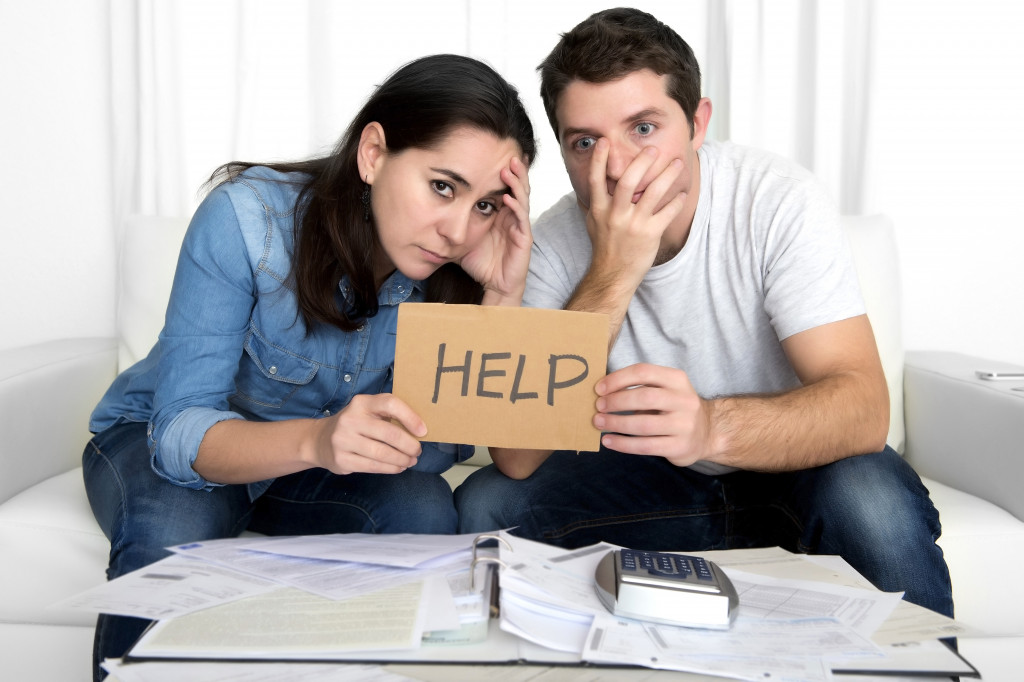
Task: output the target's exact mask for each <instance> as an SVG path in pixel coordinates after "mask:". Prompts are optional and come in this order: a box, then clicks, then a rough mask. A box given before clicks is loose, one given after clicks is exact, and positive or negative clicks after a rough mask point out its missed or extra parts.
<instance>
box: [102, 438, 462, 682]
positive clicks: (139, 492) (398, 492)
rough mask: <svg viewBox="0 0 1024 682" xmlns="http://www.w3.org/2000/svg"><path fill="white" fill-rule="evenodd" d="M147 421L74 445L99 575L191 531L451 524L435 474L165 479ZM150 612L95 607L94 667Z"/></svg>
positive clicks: (437, 527) (200, 535) (135, 565)
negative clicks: (186, 483) (258, 481)
mask: <svg viewBox="0 0 1024 682" xmlns="http://www.w3.org/2000/svg"><path fill="white" fill-rule="evenodd" d="M146 428H147V426H146V424H140V423H127V424H119V425H116V426H113V427H111V428H109V429H106V430H105V431H103V432H102V433H100V434H97V435H96V436H95V437H94V438H93V439H92V440H91V441H89V444H88V445H87V446H86V448H85V452H84V454H83V455H82V464H83V467H84V476H85V488H86V492H87V493H88V496H89V504H90V505H91V506H92V510H93V514H94V515H95V516H96V520H97V521H98V522H99V525H100V527H101V528H102V529H103V533H104V534H105V535H106V536H107V538H108V539H109V540H110V562H109V566H108V568H107V579H108V580H109V579H113V578H116V577H118V576H120V575H124V574H125V573H129V572H131V571H134V570H136V569H139V568H142V567H143V566H146V565H147V564H151V563H153V562H154V561H157V560H159V559H162V558H163V557H165V556H167V555H168V554H170V552H168V551H167V549H165V548H166V547H171V546H175V545H180V544H184V543H186V542H192V541H196V540H209V539H214V538H224V537H234V536H237V535H238V534H240V533H241V532H242V531H244V530H246V529H249V530H252V531H255V532H258V533H263V534H266V535H302V534H305V535H311V534H324V533H438V534H444V533H453V532H455V528H456V514H455V506H454V504H453V500H452V492H451V488H450V486H449V485H448V483H447V482H446V481H445V480H444V479H443V478H441V476H439V475H438V474H432V473H424V472H419V471H414V470H411V469H410V470H406V471H405V472H403V473H401V474H396V475H383V474H351V475H348V476H338V475H334V474H331V473H330V472H328V471H327V470H325V469H310V470H308V471H304V472H300V473H297V474H292V475H290V476H283V477H281V478H278V479H277V480H275V481H274V483H273V485H271V486H270V488H269V489H268V490H267V492H265V493H264V494H263V495H261V496H260V497H258V498H257V499H255V500H250V499H249V493H248V490H247V486H244V485H229V486H223V487H219V488H215V489H213V490H212V491H204V490H192V489H189V488H183V487H180V486H176V485H174V484H172V483H169V482H167V481H166V480H164V479H163V478H160V477H159V476H157V474H156V473H154V472H153V470H152V468H151V467H150V456H149V448H148V446H147V443H146ZM148 624H149V621H147V620H143V619H139V618H128V617H124V616H110V615H101V616H100V617H99V619H98V620H97V623H96V636H95V640H94V649H93V675H94V677H95V678H96V679H102V678H103V676H104V675H105V673H103V671H102V670H101V669H100V667H99V664H100V662H101V661H102V660H103V659H104V658H116V657H119V656H121V655H123V654H124V653H125V651H127V649H128V648H129V647H130V646H131V644H132V643H133V642H134V641H135V640H136V639H137V638H138V636H139V635H140V634H141V633H142V631H143V630H144V629H145V628H146V626H147V625H148Z"/></svg>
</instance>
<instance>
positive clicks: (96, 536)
mask: <svg viewBox="0 0 1024 682" xmlns="http://www.w3.org/2000/svg"><path fill="white" fill-rule="evenodd" d="M82 445H83V447H84V445H85V444H84V442H83V444H82ZM0 547H3V557H4V560H3V561H0V622H5V623H32V624H50V625H89V626H92V625H93V624H94V623H95V622H96V616H95V614H91V613H86V612H82V611H73V610H59V609H52V608H49V607H50V606H51V605H52V604H54V603H56V602H58V601H60V600H62V599H65V598H67V597H71V596H73V595H75V594H78V593H79V592H83V591H84V590H87V589H89V588H91V587H95V586H96V585H100V584H102V583H103V582H104V581H105V580H106V568H107V554H108V552H109V551H110V545H109V543H108V542H107V539H106V537H104V536H103V533H102V532H101V531H100V529H99V526H98V525H97V524H96V521H95V519H94V518H93V515H92V511H91V510H90V509H89V502H88V500H87V499H86V496H85V486H84V485H83V484H82V469H81V467H78V468H75V469H72V470H70V471H66V472H64V473H63V474H59V475H57V476H54V477H52V478H49V479H47V480H45V481H43V482H42V483H39V484H37V485H34V486H32V487H31V488H29V489H28V490H25V491H23V492H22V493H20V494H18V495H15V496H14V497H12V498H11V499H10V500H8V501H7V502H4V503H3V504H2V505H0Z"/></svg>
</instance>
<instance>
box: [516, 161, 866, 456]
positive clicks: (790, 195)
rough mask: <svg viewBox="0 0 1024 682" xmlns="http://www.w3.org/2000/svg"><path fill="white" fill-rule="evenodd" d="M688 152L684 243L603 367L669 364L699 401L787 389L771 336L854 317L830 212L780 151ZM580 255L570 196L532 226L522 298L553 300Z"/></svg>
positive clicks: (841, 241)
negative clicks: (690, 168)
mask: <svg viewBox="0 0 1024 682" xmlns="http://www.w3.org/2000/svg"><path fill="white" fill-rule="evenodd" d="M698 157H699V160H700V181H701V186H700V197H699V199H698V202H697V210H696V214H695V215H694V218H693V225H692V227H691V228H690V234H689V236H688V238H687V241H686V244H685V245H684V247H683V248H682V250H681V251H680V252H679V253H678V254H676V256H675V257H674V258H673V259H672V260H670V261H668V262H667V263H664V264H662V265H658V266H656V267H653V268H651V269H650V270H649V271H648V273H647V275H646V276H645V277H644V279H643V282H642V283H641V284H640V287H639V288H638V289H637V291H636V293H635V295H634V296H633V300H632V301H631V302H630V304H629V308H628V310H627V312H626V318H625V320H624V322H623V324H622V329H621V331H620V332H619V336H618V338H617V339H616V341H615V345H614V346H613V347H612V350H611V353H610V354H609V358H608V370H609V371H614V370H616V369H621V368H623V367H627V366H629V365H632V364H634V363H638V362H647V363H652V364H658V365H666V366H670V367H675V368H678V369H681V370H683V371H685V372H686V373H687V376H688V377H689V379H690V382H691V383H692V384H693V387H694V389H695V390H696V391H697V393H698V394H699V395H701V396H703V397H705V398H711V397H716V396H723V395H737V394H743V393H774V392H779V391H785V390H789V389H792V388H795V387H797V386H799V385H800V381H799V380H798V379H797V376H796V374H795V372H794V371H793V368H792V366H791V365H790V364H789V361H788V360H787V359H786V356H785V354H784V353H783V351H782V346H781V343H780V342H781V340H782V339H785V338H786V337H788V336H791V335H793V334H796V333H797V332H801V331H804V330H807V329H811V328H813V327H817V326H819V325H823V324H827V323H830V322H835V321H838V320H844V319H848V318H851V317H855V316H857V315H861V314H863V313H864V303H863V300H862V298H861V294H860V287H859V284H858V282H857V275H856V272H855V270H854V268H853V261H852V258H851V256H850V253H849V249H848V246H847V243H846V240H845V237H844V235H843V233H842V231H841V228H840V226H839V215H838V212H837V210H836V207H835V205H834V203H833V202H832V200H831V199H830V198H829V196H828V194H827V192H826V191H825V189H824V188H823V187H822V186H821V185H820V183H818V182H817V181H816V180H815V178H814V177H813V176H812V175H811V174H810V173H809V172H808V171H807V170H805V169H803V168H801V167H800V166H798V165H797V164H795V163H792V162H790V161H788V160H785V159H783V158H781V157H778V156H775V155H772V154H769V153H767V152H763V151H759V150H755V149H751V148H748V147H741V146H738V145H734V144H731V143H722V142H711V141H708V142H705V143H704V144H703V145H702V146H701V148H700V149H699V150H698ZM590 259H591V246H590V238H589V236H588V235H587V227H586V216H585V215H584V213H583V211H582V210H581V209H580V207H579V205H578V204H577V201H576V195H575V194H574V193H570V194H568V195H566V196H564V197H562V199H560V200H559V201H558V202H557V203H556V204H555V205H554V206H552V207H551V208H550V209H548V210H547V211H546V212H545V213H544V214H543V215H541V216H540V218H539V219H538V220H537V221H536V224H535V225H534V246H533V254H532V257H531V261H530V273H529V277H528V279H527V283H526V293H525V295H524V298H523V305H525V306H530V307H536V308H562V307H564V306H565V304H566V303H567V302H568V300H569V298H570V296H571V295H572V292H573V291H574V290H575V288H576V286H577V284H578V283H579V282H580V280H581V279H582V278H583V275H584V274H585V273H586V271H587V268H588V267H589V266H590ZM693 468H694V469H696V470H698V471H701V472H703V473H709V474H717V473H724V472H726V471H732V470H733V469H730V468H728V467H724V466H721V465H716V464H711V463H709V462H698V463H696V464H695V465H694V467H693Z"/></svg>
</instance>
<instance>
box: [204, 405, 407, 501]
mask: <svg viewBox="0 0 1024 682" xmlns="http://www.w3.org/2000/svg"><path fill="white" fill-rule="evenodd" d="M392 420H394V421H396V422H398V423H399V424H401V425H402V426H404V428H402V426H398V425H396V424H394V423H392ZM426 432H427V428H426V425H425V424H424V423H423V420H422V419H420V418H419V417H418V416H417V415H416V414H415V413H414V412H413V411H412V409H411V408H410V407H409V406H408V405H406V404H405V403H404V402H402V401H401V400H400V399H398V398H396V397H395V396H393V395H391V394H390V393H381V394H377V395H357V396H355V397H354V398H353V399H352V401H351V402H350V403H349V404H348V405H347V406H346V407H345V409H343V410H342V411H341V412H339V413H337V414H335V415H333V416H330V417H326V418H324V419H286V420H282V421H273V422H249V421H245V420H238V419H231V420H227V421H222V422H218V423H217V424H215V425H213V426H212V427H211V428H210V429H209V430H208V431H207V432H206V435H205V437H204V438H203V441H202V444H201V445H200V447H199V454H198V456H197V457H196V460H195V463H194V464H193V468H194V469H195V471H196V472H197V473H199V475H201V476H202V477H203V478H205V479H207V480H208V481H214V482H217V483H225V484H228V483H252V482H255V481H262V480H265V479H268V478H276V477H278V476H284V475H287V474H292V473H295V472H297V471H303V470H305V469H310V468H314V467H322V468H324V469H328V470H329V471H331V472H333V473H335V474H342V475H344V474H351V473H356V472H364V473H374V474H397V473H401V472H402V471H405V470H406V469H408V468H409V467H411V466H414V465H415V464H416V461H417V458H418V457H419V454H420V443H419V441H417V440H416V438H414V437H413V435H411V434H416V435H418V436H423V435H425V434H426Z"/></svg>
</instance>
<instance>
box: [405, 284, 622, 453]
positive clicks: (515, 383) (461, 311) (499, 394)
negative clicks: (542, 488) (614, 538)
mask: <svg viewBox="0 0 1024 682" xmlns="http://www.w3.org/2000/svg"><path fill="white" fill-rule="evenodd" d="M607 365H608V316H607V315H604V314H597V313H578V312H572V311H567V310H542V309H538V308H510V307H505V306H479V305H446V304H444V303H402V304H401V305H400V306H399V307H398V340H397V344H396V347H395V382H394V389H393V391H394V394H395V395H396V396H398V397H399V398H401V399H402V400H404V401H405V402H406V403H408V404H409V406H410V407H412V409H413V410H415V411H416V413H417V414H418V415H419V416H420V417H422V418H423V421H424V422H426V424H427V435H426V436H425V437H424V438H423V440H428V441H438V442H442V443H465V444H468V445H490V446H496V447H508V448H533V449H541V450H583V451H588V450H597V449H598V448H599V447H600V438H601V432H600V431H598V430H597V429H596V428H594V425H593V423H592V420H593V417H594V413H595V408H594V403H595V401H596V400H597V395H596V394H595V393H594V385H595V384H596V383H597V382H598V380H599V379H600V378H601V377H603V376H604V375H605V371H606V368H607Z"/></svg>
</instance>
